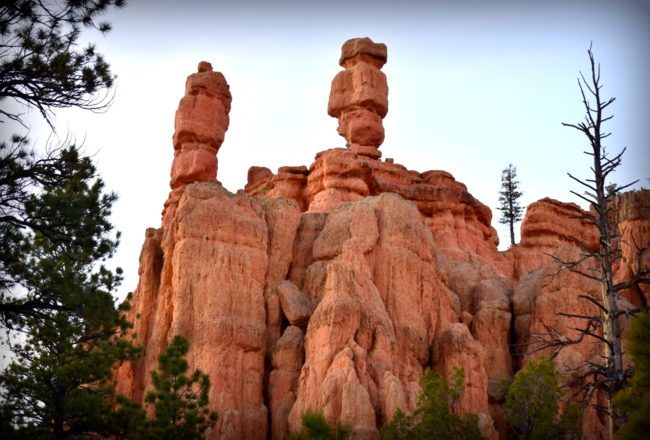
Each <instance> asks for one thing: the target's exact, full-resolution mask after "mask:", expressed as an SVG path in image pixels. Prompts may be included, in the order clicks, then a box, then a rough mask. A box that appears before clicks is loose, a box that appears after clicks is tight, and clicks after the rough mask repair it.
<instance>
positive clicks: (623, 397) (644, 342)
mask: <svg viewBox="0 0 650 440" xmlns="http://www.w3.org/2000/svg"><path fill="white" fill-rule="evenodd" d="M629 339H630V346H629V351H628V352H629V353H630V355H631V356H632V360H633V362H634V375H633V376H632V380H631V382H630V384H629V385H628V386H627V387H626V388H624V389H623V390H622V391H621V392H620V393H618V395H617V396H616V398H615V399H614V408H615V410H616V411H617V412H619V413H622V414H623V419H624V420H626V421H625V423H623V425H622V426H621V427H620V429H619V430H618V431H617V432H616V438H617V439H621V440H633V439H634V440H636V439H640V438H645V437H647V436H648V434H649V433H650V314H648V312H647V311H643V312H641V313H639V314H638V315H637V316H636V317H635V318H634V320H633V321H632V329H631V331H630V336H629Z"/></svg>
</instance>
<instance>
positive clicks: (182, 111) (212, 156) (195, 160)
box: [170, 61, 232, 189]
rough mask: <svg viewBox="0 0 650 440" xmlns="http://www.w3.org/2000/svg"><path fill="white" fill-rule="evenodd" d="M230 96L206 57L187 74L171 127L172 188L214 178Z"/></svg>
mask: <svg viewBox="0 0 650 440" xmlns="http://www.w3.org/2000/svg"><path fill="white" fill-rule="evenodd" d="M231 102H232V96H231V95H230V87H229V86H228V83H227V82H226V79H225V78H224V76H223V75H222V74H221V73H220V72H214V71H213V70H212V65H211V64H210V63H208V62H206V61H201V62H200V63H199V67H198V72H197V73H194V74H192V75H190V76H188V77H187V82H186V83H185V96H183V98H182V99H181V101H180V103H179V104H178V110H176V119H175V131H174V137H173V141H174V162H173V164H172V171H171V182H170V185H171V187H172V189H176V188H179V187H181V186H184V185H186V184H188V183H192V182H212V181H215V180H216V178H217V151H219V147H221V144H222V143H223V139H224V136H225V133H226V130H227V129H228V124H229V122H230V119H229V118H228V113H230V104H231Z"/></svg>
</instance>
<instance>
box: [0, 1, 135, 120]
mask: <svg viewBox="0 0 650 440" xmlns="http://www.w3.org/2000/svg"><path fill="white" fill-rule="evenodd" d="M124 4H125V2H124V0H75V1H65V2H63V1H56V0H12V1H3V2H1V3H0V102H1V101H2V100H4V99H7V98H8V99H12V100H16V101H18V102H20V103H22V104H25V105H27V106H29V107H32V108H36V109H37V110H38V111H39V112H40V113H41V115H42V116H43V117H44V118H45V120H46V121H47V122H48V123H50V124H51V122H52V119H51V118H52V116H53V113H52V110H53V109H56V108H65V107H77V108H82V109H88V110H102V109H104V108H106V106H107V105H108V104H110V101H111V100H110V96H109V95H108V94H107V93H106V92H107V91H108V90H109V89H110V87H111V86H112V84H113V80H114V78H115V77H114V75H113V74H112V73H111V70H110V66H109V65H108V63H107V62H106V61H105V60H104V58H103V57H102V55H101V54H99V53H97V51H96V49H95V46H94V45H92V44H89V45H88V46H86V47H85V48H83V49H80V48H79V46H78V40H79V37H80V36H81V29H82V28H83V27H85V28H94V29H97V30H99V31H100V32H102V33H106V32H108V31H110V29H111V25H110V24H109V23H106V22H99V23H98V22H96V20H97V18H98V17H99V16H100V15H101V14H103V13H104V12H106V11H107V10H108V9H109V8H111V7H118V8H121V7H123V6H124ZM102 92H104V93H102ZM0 115H2V116H4V117H5V118H7V119H11V120H14V121H17V122H19V123H21V124H23V125H25V121H24V119H23V114H22V113H18V112H12V111H10V110H8V109H7V108H6V107H0ZM0 120H1V119H0Z"/></svg>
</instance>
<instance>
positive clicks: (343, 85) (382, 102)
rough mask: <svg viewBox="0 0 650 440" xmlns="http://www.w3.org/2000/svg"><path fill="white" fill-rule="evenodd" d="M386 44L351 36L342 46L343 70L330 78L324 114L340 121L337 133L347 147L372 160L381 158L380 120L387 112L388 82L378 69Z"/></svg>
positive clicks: (384, 60) (383, 56)
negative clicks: (328, 96) (328, 95)
mask: <svg viewBox="0 0 650 440" xmlns="http://www.w3.org/2000/svg"><path fill="white" fill-rule="evenodd" d="M386 59H387V50H386V45H385V44H382V43H374V42H373V41H372V40H371V39H370V38H354V39H351V40H348V41H346V42H345V43H344V44H343V47H342V48H341V59H340V60H339V64H340V65H341V66H342V67H343V68H344V69H345V70H343V71H341V72H339V73H338V74H337V75H336V76H335V77H334V80H333V81H332V89H331V91H330V98H329V103H328V106H327V113H328V114H329V115H330V116H332V117H335V118H338V120H339V127H338V132H339V134H340V135H341V136H343V137H344V138H345V140H346V141H347V143H348V146H349V147H350V149H351V150H352V151H353V152H355V153H357V154H360V155H363V156H368V157H371V158H373V159H378V158H380V157H381V152H380V151H379V146H380V145H381V144H382V142H383V141H384V126H383V125H382V119H383V118H384V117H385V116H386V113H388V84H387V82H386V75H384V73H383V72H382V71H381V70H380V69H381V68H382V66H383V65H384V64H386Z"/></svg>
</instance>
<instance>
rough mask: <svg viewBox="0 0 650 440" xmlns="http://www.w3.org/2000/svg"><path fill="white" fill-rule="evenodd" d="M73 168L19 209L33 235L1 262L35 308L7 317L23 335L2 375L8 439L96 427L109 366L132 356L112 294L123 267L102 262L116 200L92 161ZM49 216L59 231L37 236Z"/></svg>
mask: <svg viewBox="0 0 650 440" xmlns="http://www.w3.org/2000/svg"><path fill="white" fill-rule="evenodd" d="M69 165H70V166H73V167H80V168H81V169H83V170H84V172H79V173H78V172H68V171H69V170H64V172H63V175H64V176H66V177H65V178H63V179H62V180H61V182H60V183H61V184H60V185H58V186H56V187H52V188H48V189H47V190H45V191H44V192H42V193H41V194H38V195H33V196H32V197H31V198H30V199H29V201H28V203H27V204H26V205H25V209H26V211H25V212H26V215H27V217H28V218H30V219H33V221H34V226H35V227H34V229H33V231H34V232H33V233H30V234H22V235H21V237H20V238H21V239H20V241H19V242H18V243H19V245H20V250H21V253H20V254H19V255H17V256H16V259H15V260H13V263H14V264H12V265H11V266H9V267H5V269H6V270H7V271H8V273H9V275H11V277H12V278H11V279H12V280H14V281H15V282H16V283H17V285H19V286H20V287H22V288H23V289H24V290H25V291H26V293H25V298H26V300H25V301H26V302H28V301H32V300H34V301H36V298H38V301H39V302H40V304H41V306H40V307H39V308H38V309H28V311H27V312H24V313H20V314H18V315H17V316H19V317H20V319H18V320H17V319H12V320H10V322H11V323H13V324H17V325H16V326H15V327H14V329H17V330H19V331H20V333H17V334H16V333H14V334H13V336H15V338H14V339H13V340H12V341H10V348H11V349H12V351H13V355H14V356H15V359H14V360H13V362H12V363H11V364H10V365H9V366H8V367H7V368H6V369H5V370H4V371H3V372H2V375H1V376H0V401H2V409H1V412H2V415H3V417H6V418H7V419H8V420H9V421H10V422H9V423H10V425H11V426H12V430H11V431H9V432H8V433H6V436H7V437H9V438H11V437H25V436H27V437H30V438H56V439H63V438H67V437H69V436H74V435H79V434H81V433H85V432H95V431H96V430H97V429H98V428H99V415H101V414H102V413H104V412H105V411H106V410H107V408H108V400H107V398H106V397H107V396H108V394H110V392H111V375H112V369H113V367H114V365H115V364H116V362H119V361H120V360H124V359H127V358H130V357H132V356H134V355H135V354H137V349H135V348H134V347H133V346H132V345H131V344H130V343H129V342H128V341H127V340H124V339H120V338H119V336H120V335H121V334H122V333H123V332H124V331H125V330H126V329H127V328H128V326H129V325H128V324H127V323H126V321H125V320H124V319H123V317H122V315H121V311H120V310H118V309H116V307H115V304H114V299H113V296H112V292H113V291H114V290H115V288H116V287H117V286H118V285H119V282H120V280H121V274H120V271H119V270H118V271H115V272H113V271H111V270H109V269H107V268H106V267H104V266H103V265H101V264H99V262H101V261H102V260H105V259H106V258H108V257H110V256H111V255H112V254H113V251H114V250H115V247H116V245H117V241H116V240H115V239H114V238H112V236H111V232H112V226H111V224H110V223H109V222H108V220H107V218H108V216H109V215H110V210H111V206H112V203H113V202H114V200H115V196H114V195H113V194H104V193H103V184H102V182H101V180H100V179H96V178H94V168H93V167H92V164H90V162H89V161H83V160H82V161H78V160H71V162H70V163H69ZM52 222H55V223H56V225H57V226H56V228H53V229H52V230H56V237H52V236H51V235H49V234H46V233H44V232H43V231H49V230H50V227H51V226H52ZM41 226H42V227H41ZM60 237H65V240H61V239H59V238H60ZM22 304H25V303H22ZM18 324H19V325H18Z"/></svg>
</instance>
